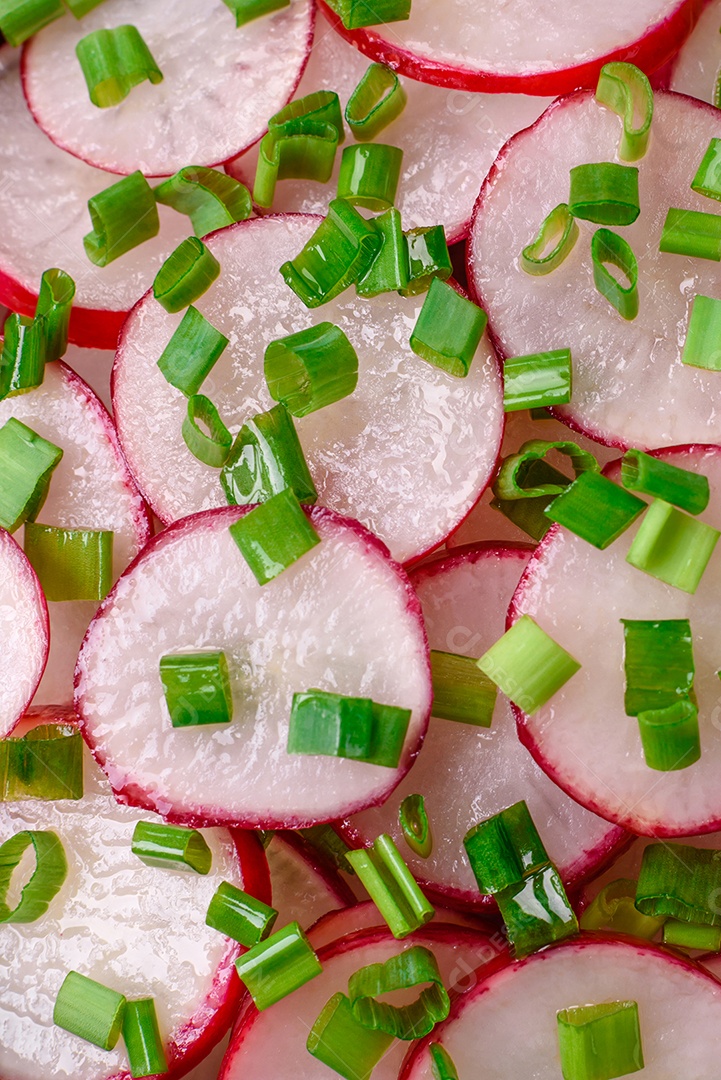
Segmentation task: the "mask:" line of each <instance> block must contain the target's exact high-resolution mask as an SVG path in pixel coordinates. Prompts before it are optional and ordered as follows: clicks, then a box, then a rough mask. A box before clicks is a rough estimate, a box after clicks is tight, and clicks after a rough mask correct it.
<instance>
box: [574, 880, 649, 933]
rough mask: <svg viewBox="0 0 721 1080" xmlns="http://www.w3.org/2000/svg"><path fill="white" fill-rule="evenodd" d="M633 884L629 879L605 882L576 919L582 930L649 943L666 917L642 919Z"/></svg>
mask: <svg viewBox="0 0 721 1080" xmlns="http://www.w3.org/2000/svg"><path fill="white" fill-rule="evenodd" d="M637 884H638V883H637V882H636V881H634V880H633V879H632V878H617V879H616V880H615V881H609V883H608V885H605V886H604V887H603V888H602V889H601V891H600V893H599V894H598V896H596V897H595V898H594V899H593V900H592V901H591V903H590V904H589V905H588V907H587V908H585V910H584V911H583V912H582V914H581V917H580V919H579V923H580V925H581V929H582V930H612V931H613V932H614V933H615V934H630V935H631V937H637V938H643V939H644V940H646V941H651V940H652V938H654V937H655V936H656V934H657V933H658V931H659V930H660V929H661V927H662V926H663V924H664V922H665V921H666V916H665V915H662V916H661V917H660V918H655V917H654V916H651V915H643V914H642V913H641V912H640V911H639V910H638V908H637V907H636V887H637Z"/></svg>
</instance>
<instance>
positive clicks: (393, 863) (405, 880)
mask: <svg viewBox="0 0 721 1080" xmlns="http://www.w3.org/2000/svg"><path fill="white" fill-rule="evenodd" d="M346 859H347V860H348V862H349V863H350V864H351V866H352V867H353V869H354V870H355V872H356V874H357V875H358V877H359V878H360V880H361V882H362V883H363V885H364V886H365V888H366V889H367V891H368V895H369V896H370V898H371V900H372V901H373V903H374V904H375V905H376V907H377V908H378V910H379V911H380V913H381V915H382V916H383V918H384V919H385V921H386V922H387V923H388V926H389V928H390V931H391V933H392V934H393V937H396V938H404V937H408V935H409V934H412V933H413V931H414V930H418V929H420V927H421V926H423V925H424V924H425V923H427V922H428V920H429V919H432V918H433V915H434V914H435V909H434V908H433V907H432V905H431V904H429V903H428V901H427V900H426V898H425V896H424V895H423V893H422V892H421V890H420V888H419V886H418V883H417V882H416V880H415V878H414V877H413V875H412V874H411V872H410V870H409V869H408V867H407V866H406V864H405V862H404V860H403V858H402V856H401V853H400V852H399V850H398V848H397V847H396V845H395V843H394V842H393V839H392V838H391V837H390V836H388V834H387V833H383V834H382V835H381V836H379V837H378V838H377V839H376V840H375V841H374V843H373V847H372V848H360V849H359V850H358V851H349V852H348V854H347V855H346Z"/></svg>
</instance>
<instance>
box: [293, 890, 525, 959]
mask: <svg viewBox="0 0 721 1080" xmlns="http://www.w3.org/2000/svg"><path fill="white" fill-rule="evenodd" d="M449 923H450V924H451V925H452V926H463V927H465V929H466V930H475V931H482V932H484V933H488V934H490V935H492V936H493V935H494V932H495V927H493V924H492V923H488V922H485V921H484V920H483V919H481V918H480V917H479V916H478V915H474V914H471V913H466V912H462V911H453V909H452V908H444V907H437V908H436V913H435V915H434V916H433V919H432V921H431V923H429V924H426V925H431V926H434V927H435V926H438V925H443V926H447V925H448V924H449ZM386 929H387V927H386V924H385V922H384V921H383V916H382V915H381V914H380V912H379V911H378V908H377V907H376V905H375V904H374V903H373V901H372V900H364V901H363V902H362V903H360V904H353V906H352V907H345V908H343V909H342V910H341V911H330V912H328V914H327V915H323V917H322V918H320V919H319V920H318V922H316V923H314V925H313V926H311V928H310V930H309V931H308V940H309V941H310V942H311V944H312V946H313V948H314V949H315V950H316V951H317V950H318V949H320V948H322V947H323V946H324V945H329V944H330V942H331V941H340V939H341V938H346V937H348V935H349V934H358V933H367V932H368V931H370V930H374V931H375V930H386ZM504 943H505V938H504V937H503V935H500V936H499V938H498V946H497V948H496V949H495V952H494V953H493V954H491V953H490V952H489V953H487V955H486V953H484V958H483V959H482V960H479V962H478V964H475V965H474V966H475V967H478V966H479V964H480V963H485V962H486V960H488V959H492V958H493V956H495V955H497V954H498V953H499V952H501V951H502V949H503V944H504ZM484 947H485V948H486V951H487V949H488V947H489V946H488V945H485V946H484ZM490 948H493V945H491V946H490Z"/></svg>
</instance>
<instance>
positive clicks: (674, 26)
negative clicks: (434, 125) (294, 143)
mask: <svg viewBox="0 0 721 1080" xmlns="http://www.w3.org/2000/svg"><path fill="white" fill-rule="evenodd" d="M321 7H322V8H323V9H324V10H325V11H326V12H328V14H329V15H331V13H330V11H329V9H328V8H327V6H326V5H325V4H321ZM701 7H702V0H641V2H639V3H636V4H625V3H624V2H623V0H609V2H608V3H606V4H604V5H603V6H600V5H598V4H594V3H592V2H591V0H574V4H573V6H572V7H571V8H567V7H564V6H561V5H559V4H556V3H554V2H553V0H542V2H540V3H539V2H537V0H536V2H534V3H529V2H528V0H487V2H486V3H484V4H483V6H482V7H479V5H478V4H477V3H474V2H473V0H448V2H447V3H446V4H444V5H443V8H442V10H441V9H439V8H438V6H437V4H436V3H435V0H413V4H412V7H411V16H410V19H408V20H407V21H405V22H391V23H386V24H384V25H381V26H370V27H367V28H365V29H362V30H345V29H344V27H343V26H342V24H341V22H340V19H338V17H337V16H335V15H332V20H331V21H332V22H333V25H334V26H335V27H336V29H338V31H339V32H340V33H342V34H343V36H344V37H345V38H346V39H347V40H348V41H351V42H352V43H353V44H354V45H355V46H356V47H357V48H358V49H360V50H361V52H364V53H365V54H366V55H367V56H371V57H373V59H374V60H381V61H382V62H383V63H385V64H389V65H390V66H391V67H393V68H395V69H396V70H397V71H400V72H402V73H403V74H404V75H409V76H410V77H411V78H413V79H419V80H421V81H422V82H429V83H435V84H436V85H438V86H447V87H452V88H455V89H461V90H473V91H486V92H491V93H521V94H565V93H568V92H569V91H570V90H574V89H576V87H579V86H595V84H596V80H597V78H598V72H599V70H600V69H601V67H602V65H603V64H605V63H606V62H607V61H608V60H630V61H632V62H633V63H635V64H637V65H638V66H639V67H641V68H643V69H644V71H649V72H650V71H654V70H655V69H656V68H657V67H660V66H661V64H663V63H664V62H665V61H666V60H667V59H668V58H669V57H670V56H672V55H673V53H674V52H675V50H676V49H678V47H679V44H680V43H681V42H682V41H683V40H684V38H685V37H686V36H687V35H688V33H689V32H690V30H691V28H692V27H693V25H694V23H695V22H696V19H697V18H698V15H699V12H700V10H701Z"/></svg>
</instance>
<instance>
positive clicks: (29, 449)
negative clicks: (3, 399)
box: [0, 416, 63, 532]
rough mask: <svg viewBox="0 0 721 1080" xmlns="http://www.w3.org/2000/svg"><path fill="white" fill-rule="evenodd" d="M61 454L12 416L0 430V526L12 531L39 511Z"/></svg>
mask: <svg viewBox="0 0 721 1080" xmlns="http://www.w3.org/2000/svg"><path fill="white" fill-rule="evenodd" d="M62 456H63V452H62V450H61V449H60V447H59V446H55V445H54V444H53V443H51V442H48V441H47V440H46V439H43V438H42V436H40V435H38V433H37V432H36V431H33V430H32V428H29V427H27V426H26V425H25V424H22V423H21V422H20V421H19V420H16V419H15V417H14V416H11V417H10V419H9V420H7V421H6V422H5V423H4V424H3V426H2V427H1V428H0V527H1V528H3V529H7V531H8V532H15V530H16V529H19V528H20V526H21V525H22V524H23V523H24V522H26V521H32V520H33V519H34V518H35V517H36V516H37V515H38V514H39V513H40V510H41V509H42V506H43V503H44V502H45V499H46V497H47V493H48V488H49V486H50V479H51V477H52V474H53V471H54V470H55V468H56V467H57V465H58V464H59V462H60V459H61V458H62Z"/></svg>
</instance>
